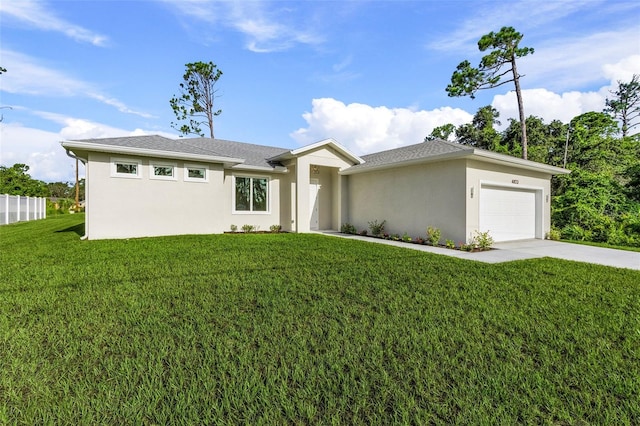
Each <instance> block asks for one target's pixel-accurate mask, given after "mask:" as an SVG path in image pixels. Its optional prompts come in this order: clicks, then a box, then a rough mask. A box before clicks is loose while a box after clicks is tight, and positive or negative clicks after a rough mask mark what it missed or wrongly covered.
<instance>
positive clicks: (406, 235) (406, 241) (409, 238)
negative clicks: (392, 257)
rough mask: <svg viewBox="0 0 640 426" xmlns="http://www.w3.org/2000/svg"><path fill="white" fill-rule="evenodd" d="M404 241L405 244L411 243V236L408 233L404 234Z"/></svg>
mask: <svg viewBox="0 0 640 426" xmlns="http://www.w3.org/2000/svg"><path fill="white" fill-rule="evenodd" d="M402 241H404V242H405V243H410V242H411V237H410V236H409V234H407V233H406V232H405V233H404V234H402Z"/></svg>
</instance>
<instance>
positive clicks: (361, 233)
mask: <svg viewBox="0 0 640 426" xmlns="http://www.w3.org/2000/svg"><path fill="white" fill-rule="evenodd" d="M367 234H368V232H367V230H366V229H363V230H362V231H360V235H362V236H363V237H364V236H366V235H367Z"/></svg>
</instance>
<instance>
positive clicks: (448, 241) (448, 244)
mask: <svg viewBox="0 0 640 426" xmlns="http://www.w3.org/2000/svg"><path fill="white" fill-rule="evenodd" d="M445 246H446V247H447V248H449V249H454V248H456V243H454V242H453V240H447V241H446V242H445Z"/></svg>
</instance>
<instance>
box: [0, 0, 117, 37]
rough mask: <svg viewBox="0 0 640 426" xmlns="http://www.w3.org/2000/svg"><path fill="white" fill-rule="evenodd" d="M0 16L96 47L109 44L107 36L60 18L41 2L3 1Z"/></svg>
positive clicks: (0, 5)
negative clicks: (58, 33)
mask: <svg viewBox="0 0 640 426" xmlns="http://www.w3.org/2000/svg"><path fill="white" fill-rule="evenodd" d="M0 14H1V15H5V16H8V17H12V18H14V19H16V20H18V21H20V22H24V23H27V24H28V25H30V26H32V27H35V28H38V29H41V30H45V31H56V32H60V33H62V34H64V35H66V36H67V37H69V38H71V39H73V40H76V41H80V42H86V43H91V44H93V45H94V46H104V45H105V44H106V43H107V37H106V36H104V35H102V34H97V33H95V32H93V31H91V30H88V29H86V28H83V27H81V26H79V25H75V24H72V23H70V22H67V21H65V20H64V19H61V18H58V17H57V16H55V14H54V13H53V12H52V11H50V10H47V7H46V5H45V3H43V2H40V1H34V0H20V1H2V2H0Z"/></svg>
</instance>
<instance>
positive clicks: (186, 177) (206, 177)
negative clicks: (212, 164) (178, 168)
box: [184, 164, 209, 183]
mask: <svg viewBox="0 0 640 426" xmlns="http://www.w3.org/2000/svg"><path fill="white" fill-rule="evenodd" d="M189 169H203V170H204V178H194V177H190V176H189ZM184 181H185V182H200V183H202V182H209V166H207V165H204V164H185V165H184Z"/></svg>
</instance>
